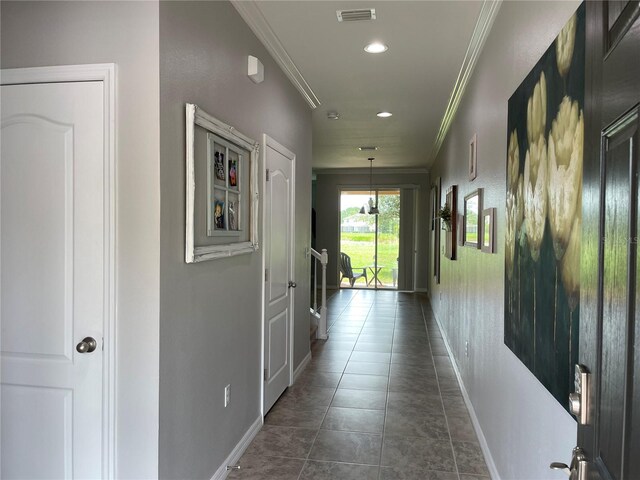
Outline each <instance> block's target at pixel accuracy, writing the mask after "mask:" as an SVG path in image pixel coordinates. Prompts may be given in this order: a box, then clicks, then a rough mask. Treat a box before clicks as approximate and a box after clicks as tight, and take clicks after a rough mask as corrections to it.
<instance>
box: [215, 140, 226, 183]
mask: <svg viewBox="0 0 640 480" xmlns="http://www.w3.org/2000/svg"><path fill="white" fill-rule="evenodd" d="M213 159H214V160H213V162H214V171H215V175H216V183H222V184H224V181H225V178H226V176H225V174H224V147H222V146H220V145H218V144H215V146H214V152H213Z"/></svg>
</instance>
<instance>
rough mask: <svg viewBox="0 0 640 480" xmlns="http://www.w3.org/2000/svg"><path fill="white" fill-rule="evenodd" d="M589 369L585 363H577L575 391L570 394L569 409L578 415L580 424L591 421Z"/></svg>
mask: <svg viewBox="0 0 640 480" xmlns="http://www.w3.org/2000/svg"><path fill="white" fill-rule="evenodd" d="M590 377H591V375H590V374H589V370H587V367H585V366H584V365H576V369H575V378H574V384H575V392H573V393H571V394H569V411H570V412H571V414H572V415H574V416H575V417H576V419H577V420H578V423H579V424H580V425H587V424H588V423H589V414H590V408H589V393H590V392H589V389H590V387H591V385H590V382H589V380H590Z"/></svg>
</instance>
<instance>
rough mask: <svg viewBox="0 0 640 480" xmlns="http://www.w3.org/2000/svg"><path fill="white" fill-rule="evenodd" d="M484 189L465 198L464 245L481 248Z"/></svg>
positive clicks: (475, 191)
mask: <svg viewBox="0 0 640 480" xmlns="http://www.w3.org/2000/svg"><path fill="white" fill-rule="evenodd" d="M480 212H482V189H481V188H478V189H477V190H474V191H473V192H471V193H470V194H469V195H467V196H466V197H464V234H463V238H464V242H463V243H464V245H465V246H467V247H473V248H480V247H481V243H480V239H481V238H482V222H481V219H480Z"/></svg>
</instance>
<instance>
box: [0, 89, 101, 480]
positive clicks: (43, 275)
mask: <svg viewBox="0 0 640 480" xmlns="http://www.w3.org/2000/svg"><path fill="white" fill-rule="evenodd" d="M0 88H1V101H2V126H1V128H2V147H1V157H0V177H1V180H0V217H1V220H0V228H1V230H0V234H1V235H0V237H1V243H0V270H1V272H0V273H1V277H0V279H1V280H0V281H1V286H0V292H1V293H0V315H1V316H0V321H1V324H2V336H1V339H0V344H1V356H2V367H1V374H2V385H1V390H0V402H1V410H0V414H1V422H2V427H1V442H2V453H1V457H0V462H1V475H0V476H1V477H2V478H3V479H10V478H30V479H35V478H56V479H62V478H99V477H101V475H102V452H103V448H102V438H103V437H102V432H103V430H102V428H103V427H102V421H103V417H102V414H103V412H102V408H103V406H102V400H103V396H102V388H103V368H102V367H103V365H102V362H103V352H102V344H103V324H104V321H105V309H106V307H105V305H106V304H107V302H106V299H105V288H104V287H105V277H106V274H107V272H105V255H107V253H106V252H107V249H106V248H105V243H106V242H105V238H104V233H105V230H104V228H105V220H106V219H105V218H104V216H105V215H104V211H105V208H104V207H105V206H104V188H105V185H104V175H105V173H104V168H105V163H104V150H103V146H104V143H103V142H104V141H105V140H104V125H103V122H104V120H103V119H104V111H103V110H104V105H103V88H104V87H103V83H102V82H78V83H52V84H30V85H10V86H2V87H0ZM85 337H92V338H93V339H95V340H96V348H95V350H94V351H86V352H85V353H80V352H79V351H78V350H77V345H79V344H81V342H82V341H83V339H85ZM84 347H85V348H86V347H89V350H91V348H90V347H91V343H90V342H85V345H84ZM80 350H82V348H80Z"/></svg>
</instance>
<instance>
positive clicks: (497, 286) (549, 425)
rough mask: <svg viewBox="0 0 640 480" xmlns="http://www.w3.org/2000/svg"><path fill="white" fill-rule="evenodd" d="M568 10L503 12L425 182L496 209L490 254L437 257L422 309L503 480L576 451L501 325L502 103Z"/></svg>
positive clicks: (537, 474) (555, 407)
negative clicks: (445, 347)
mask: <svg viewBox="0 0 640 480" xmlns="http://www.w3.org/2000/svg"><path fill="white" fill-rule="evenodd" d="M577 6H578V3H577V2H540V3H539V2H504V3H503V4H502V7H501V9H500V12H499V14H498V17H497V19H496V21H495V24H494V26H493V29H492V31H491V34H490V36H489V38H488V40H487V43H486V44H485V47H484V51H483V53H482V55H481V56H480V58H479V61H478V64H477V66H476V71H475V73H474V75H473V77H472V79H471V81H470V83H469V86H468V87H467V92H466V93H465V96H464V99H463V101H462V103H461V105H460V109H459V111H458V114H457V116H456V120H455V122H454V124H453V126H452V129H451V131H450V132H449V134H448V136H447V138H446V142H445V144H444V146H443V148H442V150H441V152H440V154H439V156H438V158H437V160H436V162H435V164H434V166H433V169H432V173H431V178H437V177H438V176H441V177H442V188H443V190H445V189H446V188H447V187H448V186H450V185H452V184H456V185H458V189H459V190H458V205H460V203H461V202H462V200H463V199H464V196H465V195H466V194H467V193H469V192H471V191H472V190H474V189H476V188H478V187H482V188H484V205H485V208H488V207H496V208H497V214H496V222H497V250H496V251H497V254H495V255H487V254H486V253H481V252H480V251H479V250H473V249H471V248H464V247H458V252H459V256H458V260H456V261H450V260H447V259H446V258H444V256H442V257H441V259H442V260H441V264H442V270H441V271H442V283H441V285H434V284H433V283H432V285H431V300H432V304H433V308H434V310H435V314H436V316H437V318H438V320H439V321H440V322H441V323H442V324H443V325H444V329H445V332H446V336H447V338H448V341H449V343H450V345H451V347H452V349H453V352H454V355H455V358H456V362H457V364H458V366H459V367H460V370H461V372H462V377H463V380H464V384H465V387H466V389H467V392H468V393H469V396H470V398H471V401H472V403H473V408H474V410H475V412H476V414H477V417H478V419H479V421H480V425H481V427H482V431H483V433H484V436H485V438H486V441H487V443H488V446H489V448H490V451H491V455H492V457H493V460H494V462H495V464H496V466H497V469H498V472H499V475H500V477H501V478H503V479H507V478H509V479H540V478H555V477H557V474H553V473H552V472H550V471H549V463H550V462H553V461H558V460H559V461H567V459H569V457H570V454H571V449H572V447H573V446H574V445H575V444H576V423H575V421H574V420H573V418H572V417H571V416H570V415H569V414H568V413H567V412H566V411H565V410H564V409H563V408H562V406H560V405H559V404H558V403H557V402H556V401H555V400H554V398H553V397H552V396H551V394H549V393H548V392H547V391H546V389H545V388H544V387H543V386H542V384H541V383H540V382H539V381H538V380H536V378H535V377H534V376H533V375H532V374H531V372H529V371H528V370H527V368H526V367H525V366H524V365H523V364H522V363H521V362H520V361H519V360H518V359H517V358H516V357H515V355H514V354H513V353H512V352H511V351H510V350H509V349H508V348H507V347H506V346H505V345H504V344H503V335H504V328H503V320H504V238H505V220H504V219H505V189H506V187H505V182H506V180H505V179H506V167H505V165H506V152H507V143H506V142H507V101H508V99H509V97H510V96H511V94H512V93H513V92H514V91H515V89H516V88H517V87H518V85H519V84H520V82H521V81H522V79H524V77H525V76H526V75H527V74H528V73H529V71H530V70H531V68H532V67H533V66H534V65H535V64H536V62H537V61H538V59H539V58H540V56H541V55H542V54H543V53H544V51H545V50H546V49H547V47H548V46H549V45H550V44H551V43H552V42H553V40H554V38H555V36H556V35H557V34H558V33H559V31H560V29H561V28H562V26H563V25H564V24H565V22H566V21H567V20H568V19H569V17H570V16H571V14H572V13H573V12H574V11H575V9H576V8H577ZM474 132H477V133H478V177H477V178H476V179H475V180H474V181H473V182H472V183H470V182H469V181H468V179H467V173H466V172H467V164H466V160H467V148H468V143H469V140H470V139H471V137H472V135H473V133H474ZM442 202H444V195H443V196H442ZM461 208H462V207H459V208H458V210H459V212H460V211H461ZM465 341H469V342H470V353H469V357H465V355H464V347H465Z"/></svg>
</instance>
